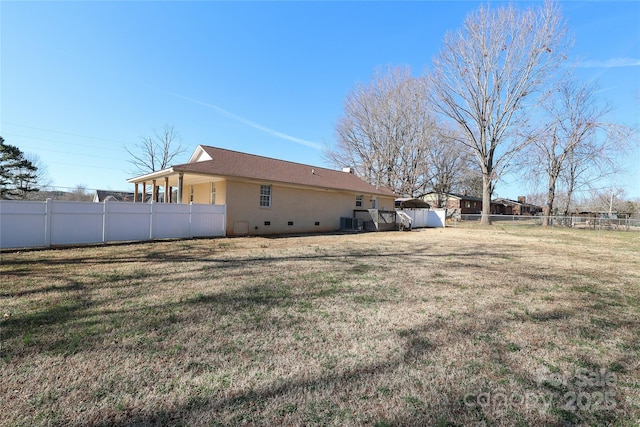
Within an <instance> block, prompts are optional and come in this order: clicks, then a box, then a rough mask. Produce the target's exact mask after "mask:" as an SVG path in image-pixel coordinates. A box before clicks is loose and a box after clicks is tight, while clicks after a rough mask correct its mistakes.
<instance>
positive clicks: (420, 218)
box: [402, 209, 445, 228]
mask: <svg viewBox="0 0 640 427" xmlns="http://www.w3.org/2000/svg"><path fill="white" fill-rule="evenodd" d="M402 212H404V213H406V214H407V215H409V216H410V217H411V227H412V228H421V227H436V228H437V227H444V223H445V210H444V209H440V210H430V209H403V210H402Z"/></svg>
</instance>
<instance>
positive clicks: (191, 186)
mask: <svg viewBox="0 0 640 427" xmlns="http://www.w3.org/2000/svg"><path fill="white" fill-rule="evenodd" d="M189 187H190V190H189V202H193V185H190V186H189Z"/></svg>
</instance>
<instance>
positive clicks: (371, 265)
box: [0, 225, 640, 426]
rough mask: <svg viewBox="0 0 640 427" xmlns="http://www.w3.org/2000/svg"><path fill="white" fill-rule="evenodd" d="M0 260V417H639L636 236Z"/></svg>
mask: <svg viewBox="0 0 640 427" xmlns="http://www.w3.org/2000/svg"><path fill="white" fill-rule="evenodd" d="M0 256H1V265H0V272H1V276H0V316H3V317H2V319H1V320H0V328H1V332H0V334H1V336H0V338H1V347H0V395H1V400H0V425H104V426H106V425H125V424H127V425H128V424H137V425H154V424H158V425H159V424H162V425H167V424H168V425H229V424H242V423H246V424H254V425H256V424H257V425H341V426H342V425H372V426H389V425H418V424H422V425H523V426H524V425H541V424H546V425H567V424H568V425H572V424H588V425H596V424H600V425H601V424H614V425H628V426H632V425H637V424H638V423H640V364H639V360H640V332H639V331H640V233H625V232H602V233H601V232H598V231H591V230H559V229H553V230H542V229H540V228H529V227H509V226H501V225H496V226H493V227H491V228H489V229H480V228H464V227H459V228H447V229H430V230H419V231H415V230H414V231H412V232H404V233H403V232H389V233H369V234H358V235H327V236H304V237H288V238H273V239H268V238H237V239H211V240H192V241H171V242H155V243H145V244H132V245H109V246H103V247H87V248H71V249H63V250H46V251H31V252H16V253H3V254H1V255H0Z"/></svg>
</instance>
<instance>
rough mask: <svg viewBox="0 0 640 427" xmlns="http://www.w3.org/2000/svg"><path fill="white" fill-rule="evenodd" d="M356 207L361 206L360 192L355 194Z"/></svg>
mask: <svg viewBox="0 0 640 427" xmlns="http://www.w3.org/2000/svg"><path fill="white" fill-rule="evenodd" d="M356 207H357V208H361V207H362V194H360V195H359V196H356Z"/></svg>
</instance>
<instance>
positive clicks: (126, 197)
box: [93, 188, 164, 203]
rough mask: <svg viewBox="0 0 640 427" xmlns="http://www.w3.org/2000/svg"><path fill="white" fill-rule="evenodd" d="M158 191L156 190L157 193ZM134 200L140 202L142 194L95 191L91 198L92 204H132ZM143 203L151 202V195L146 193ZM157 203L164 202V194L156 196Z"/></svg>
mask: <svg viewBox="0 0 640 427" xmlns="http://www.w3.org/2000/svg"><path fill="white" fill-rule="evenodd" d="M159 190H160V189H159V188H158V191H159ZM134 198H136V199H135V200H136V201H137V202H140V201H141V200H142V193H138V194H136V193H132V192H128V191H111V190H96V194H95V195H94V196H93V201H94V203H102V202H133V201H134ZM144 199H145V201H147V202H150V201H151V194H149V193H147V194H145V196H144ZM157 199H158V202H160V203H162V202H164V193H159V194H158V196H157Z"/></svg>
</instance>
